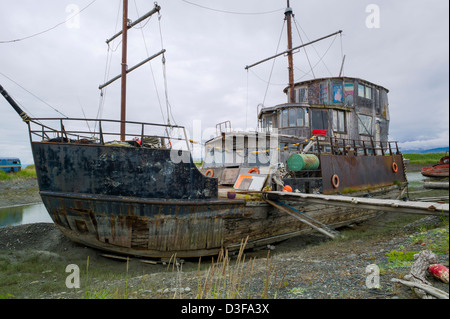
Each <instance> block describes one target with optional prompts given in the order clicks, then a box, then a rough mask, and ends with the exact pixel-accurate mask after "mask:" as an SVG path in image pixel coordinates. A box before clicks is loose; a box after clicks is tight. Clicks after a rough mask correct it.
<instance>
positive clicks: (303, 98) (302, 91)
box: [296, 87, 308, 103]
mask: <svg viewBox="0 0 450 319" xmlns="http://www.w3.org/2000/svg"><path fill="white" fill-rule="evenodd" d="M296 92H297V94H296V99H297V103H302V102H308V89H307V88H306V87H303V88H298V89H297V90H296Z"/></svg>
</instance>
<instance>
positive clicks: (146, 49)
mask: <svg viewBox="0 0 450 319" xmlns="http://www.w3.org/2000/svg"><path fill="white" fill-rule="evenodd" d="M134 6H135V8H136V13H137V15H138V16H139V15H140V14H139V10H138V7H137V3H136V0H134ZM149 21H150V19H148V20H147V21H146V23H145V25H147V23H148V22H149ZM145 25H144V26H143V27H140V28H138V29H140V30H141V34H142V41H143V42H144V47H145V52H146V53H147V57H149V56H150V54H149V52H148V47H147V41H145V35H144V30H143V28H144V27H145ZM148 65H149V68H150V72H151V74H152V79H153V84H154V86H155V91H156V97H157V99H158V104H159V109H160V111H161V116H162V118H163V120H164V112H163V109H162V104H161V98H160V96H159V90H158V86H157V84H156V79H155V74H154V72H153V67H152V64H151V62H149V63H148Z"/></svg>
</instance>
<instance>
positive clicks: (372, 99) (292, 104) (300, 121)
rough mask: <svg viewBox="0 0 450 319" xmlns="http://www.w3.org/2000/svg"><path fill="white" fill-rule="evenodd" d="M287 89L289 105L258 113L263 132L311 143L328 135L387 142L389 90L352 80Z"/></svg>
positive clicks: (316, 81)
mask: <svg viewBox="0 0 450 319" xmlns="http://www.w3.org/2000/svg"><path fill="white" fill-rule="evenodd" d="M294 90H295V92H294V95H293V96H294V97H295V100H294V101H292V100H291V94H290V88H289V87H287V88H286V89H284V92H285V93H286V95H287V103H284V104H280V105H276V106H270V107H262V108H261V109H259V110H258V125H259V128H260V130H262V131H265V132H267V133H270V132H272V131H274V129H277V131H278V133H279V134H285V135H293V136H297V137H299V138H301V139H309V138H311V137H312V136H313V135H325V136H328V137H331V138H333V137H335V138H339V139H347V140H358V141H367V142H369V143H370V142H372V141H383V142H384V141H387V139H388V134H389V102H388V96H387V95H388V92H389V91H388V90H387V89H386V88H384V87H382V86H379V85H376V84H374V83H371V82H369V81H366V80H362V79H359V78H351V77H332V78H319V79H313V80H309V81H304V82H298V83H295V85H294Z"/></svg>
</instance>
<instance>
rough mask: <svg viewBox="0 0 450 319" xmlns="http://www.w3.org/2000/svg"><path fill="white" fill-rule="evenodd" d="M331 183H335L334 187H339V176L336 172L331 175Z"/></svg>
mask: <svg viewBox="0 0 450 319" xmlns="http://www.w3.org/2000/svg"><path fill="white" fill-rule="evenodd" d="M331 185H333V187H334V188H338V187H339V176H337V175H336V174H334V175H333V176H332V177H331Z"/></svg>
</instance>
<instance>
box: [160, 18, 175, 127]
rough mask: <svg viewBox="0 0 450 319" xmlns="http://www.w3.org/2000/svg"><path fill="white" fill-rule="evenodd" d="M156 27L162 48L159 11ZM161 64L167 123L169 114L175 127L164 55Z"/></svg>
mask: <svg viewBox="0 0 450 319" xmlns="http://www.w3.org/2000/svg"><path fill="white" fill-rule="evenodd" d="M158 25H159V36H160V41H161V48H164V39H163V34H162V28H161V13H160V12H159V11H158ZM162 63H163V77H164V94H165V97H166V107H167V122H168V124H169V125H170V121H169V114H170V117H171V118H172V121H173V122H174V123H175V125H177V122H176V121H175V118H174V117H173V113H172V106H171V105H170V102H169V90H168V86H167V74H166V55H165V54H164V53H163V56H162Z"/></svg>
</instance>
